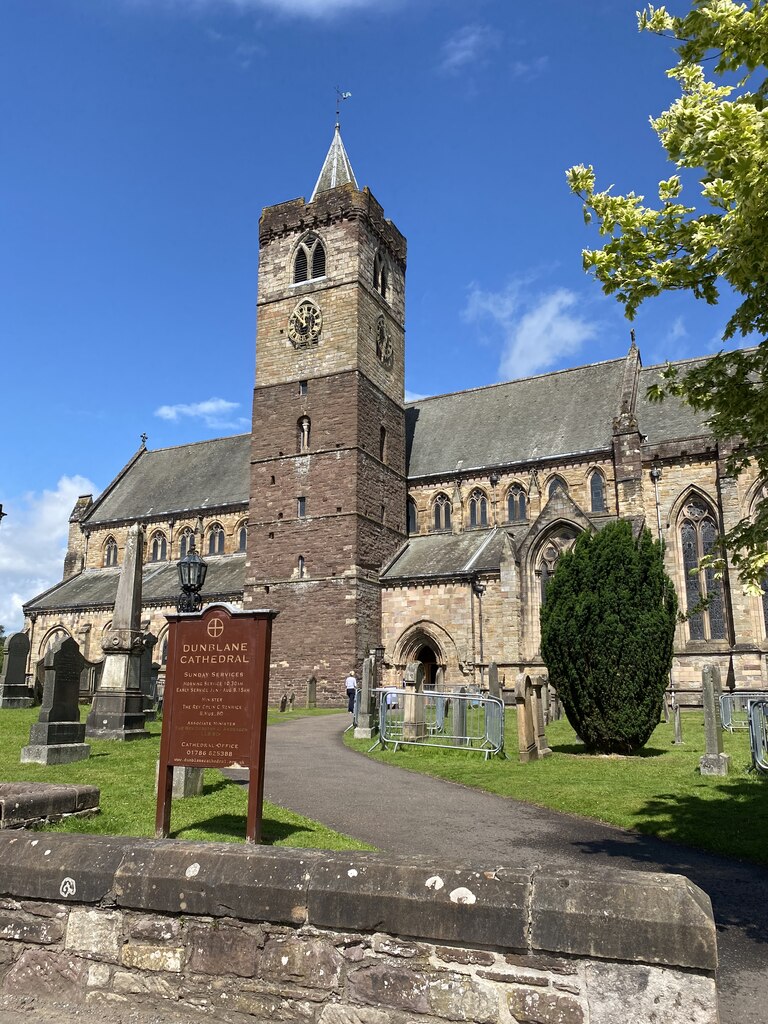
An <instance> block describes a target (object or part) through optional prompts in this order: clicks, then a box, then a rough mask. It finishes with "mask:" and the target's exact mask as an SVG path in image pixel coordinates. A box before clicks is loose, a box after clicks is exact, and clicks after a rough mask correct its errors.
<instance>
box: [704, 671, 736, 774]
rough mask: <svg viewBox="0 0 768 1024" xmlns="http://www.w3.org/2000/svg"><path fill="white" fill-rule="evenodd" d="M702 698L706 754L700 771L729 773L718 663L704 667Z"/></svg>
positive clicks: (705, 772)
mask: <svg viewBox="0 0 768 1024" xmlns="http://www.w3.org/2000/svg"><path fill="white" fill-rule="evenodd" d="M701 699H702V702H703V704H704V754H703V755H702V757H701V758H700V759H699V771H700V772H701V774H702V775H727V774H728V767H729V765H730V761H731V758H730V755H729V754H724V753H723V727H722V723H721V721H720V669H719V668H718V667H717V666H716V665H706V666H705V667H704V668H703V669H702V672H701Z"/></svg>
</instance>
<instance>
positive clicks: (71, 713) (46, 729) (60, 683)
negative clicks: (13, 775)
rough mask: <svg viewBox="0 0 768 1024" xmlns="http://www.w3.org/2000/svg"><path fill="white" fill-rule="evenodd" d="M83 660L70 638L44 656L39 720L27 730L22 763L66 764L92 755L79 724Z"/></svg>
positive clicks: (75, 644) (74, 642)
mask: <svg viewBox="0 0 768 1024" xmlns="http://www.w3.org/2000/svg"><path fill="white" fill-rule="evenodd" d="M82 669H83V656H82V655H81V654H80V648H79V647H78V645H77V642H76V641H75V640H73V639H72V637H67V638H66V639H65V640H62V641H61V642H60V643H58V644H56V645H55V646H54V647H52V648H51V650H50V651H49V652H48V653H47V654H46V656H45V684H44V687H43V705H42V707H41V709H40V716H39V718H38V720H37V722H35V724H34V725H33V726H32V728H31V729H30V730H29V744H28V746H26V747H23V748H22V751H21V760H22V762H23V763H24V762H29V761H34V762H36V763H37V764H69V763H70V762H71V761H82V760H83V758H86V757H88V756H89V755H90V753H91V748H90V746H89V745H88V744H87V743H84V742H83V741H84V739H85V726H84V725H81V724H80V703H79V696H80V673H81V672H82Z"/></svg>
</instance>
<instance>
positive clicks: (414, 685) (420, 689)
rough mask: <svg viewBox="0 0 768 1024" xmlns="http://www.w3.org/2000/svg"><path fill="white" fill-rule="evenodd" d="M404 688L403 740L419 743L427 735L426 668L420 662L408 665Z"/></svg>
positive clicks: (412, 662)
mask: <svg viewBox="0 0 768 1024" xmlns="http://www.w3.org/2000/svg"><path fill="white" fill-rule="evenodd" d="M403 686H404V688H405V700H404V702H403V709H404V710H403V740H404V741H405V742H407V743H418V742H420V741H421V740H423V739H425V738H426V735H427V715H426V703H425V699H424V666H423V665H422V663H421V662H420V661H411V662H409V663H408V664H407V665H406V667H405V675H404V676H403Z"/></svg>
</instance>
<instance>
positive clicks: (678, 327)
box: [667, 316, 688, 342]
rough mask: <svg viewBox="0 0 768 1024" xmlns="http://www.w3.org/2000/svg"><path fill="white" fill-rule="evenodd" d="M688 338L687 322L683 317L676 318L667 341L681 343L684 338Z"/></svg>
mask: <svg viewBox="0 0 768 1024" xmlns="http://www.w3.org/2000/svg"><path fill="white" fill-rule="evenodd" d="M687 337H688V331H687V329H686V326H685V320H684V319H683V318H682V317H681V316H678V317H675V319H674V320H673V322H672V326H671V327H670V328H669V330H668V331H667V341H671V342H674V341H680V340H681V339H682V338H687Z"/></svg>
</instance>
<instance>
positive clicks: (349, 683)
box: [345, 676, 357, 690]
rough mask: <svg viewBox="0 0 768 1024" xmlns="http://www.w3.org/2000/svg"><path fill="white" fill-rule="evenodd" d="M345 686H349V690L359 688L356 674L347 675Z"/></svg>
mask: <svg viewBox="0 0 768 1024" xmlns="http://www.w3.org/2000/svg"><path fill="white" fill-rule="evenodd" d="M345 686H346V687H347V689H348V690H356V689H357V680H356V679H355V677H354V676H347V678H346V680H345Z"/></svg>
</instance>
